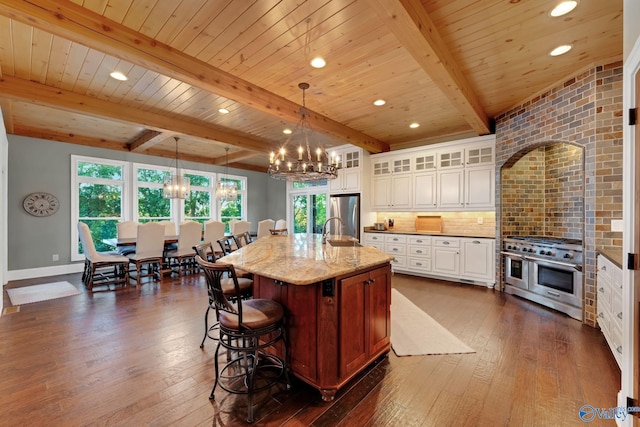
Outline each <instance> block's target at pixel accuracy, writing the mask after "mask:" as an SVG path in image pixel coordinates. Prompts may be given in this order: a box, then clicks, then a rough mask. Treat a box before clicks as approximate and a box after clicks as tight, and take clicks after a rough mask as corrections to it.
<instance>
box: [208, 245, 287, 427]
mask: <svg viewBox="0 0 640 427" xmlns="http://www.w3.org/2000/svg"><path fill="white" fill-rule="evenodd" d="M196 262H197V263H198V265H199V266H200V268H202V270H203V271H204V273H205V279H206V282H207V291H208V294H209V295H210V301H211V302H212V305H213V308H214V309H215V311H216V314H217V318H218V332H219V338H218V345H217V347H216V353H215V356H214V358H213V360H214V366H215V376H216V378H215V382H214V384H213V388H212V389H211V394H210V395H209V399H211V400H215V391H216V388H217V387H218V386H220V388H221V389H223V390H225V391H226V392H228V393H233V394H245V395H246V396H247V422H248V423H252V422H253V421H254V411H253V409H254V408H253V395H254V393H255V392H257V391H260V390H266V389H268V388H271V387H272V386H273V385H274V384H276V383H278V382H279V381H281V380H282V379H284V380H285V382H286V384H287V388H289V387H290V385H291V383H290V380H289V374H288V372H287V363H286V360H285V359H286V356H285V358H280V357H278V356H276V355H275V345H276V344H278V343H279V342H282V343H283V345H284V353H283V354H285V355H287V354H288V344H287V340H286V338H285V330H284V325H285V322H284V317H285V314H284V308H283V307H282V305H281V304H280V303H278V302H276V301H273V300H271V299H249V300H244V299H243V298H242V291H241V288H240V283H239V281H238V278H237V276H236V273H235V269H234V267H233V266H232V265H230V264H222V263H211V262H208V261H205V260H204V259H202V258H201V257H200V256H197V255H196ZM225 277H226V278H228V279H231V280H230V281H231V283H233V288H234V292H233V302H232V300H231V299H230V298H229V297H227V295H225V291H224V289H223V285H222V283H223V280H224V279H225ZM221 347H222V348H225V349H226V350H227V351H228V352H231V353H233V354H234V355H236V357H234V358H232V359H231V360H229V361H228V362H227V363H226V364H225V365H224V366H223V367H222V368H221V367H220V366H219V352H220V348H221ZM269 348H271V351H269Z"/></svg>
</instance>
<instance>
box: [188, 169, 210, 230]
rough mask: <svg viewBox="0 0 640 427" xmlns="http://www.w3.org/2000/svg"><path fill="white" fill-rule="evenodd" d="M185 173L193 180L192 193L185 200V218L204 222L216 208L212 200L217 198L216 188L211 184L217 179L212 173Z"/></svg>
mask: <svg viewBox="0 0 640 427" xmlns="http://www.w3.org/2000/svg"><path fill="white" fill-rule="evenodd" d="M185 175H186V176H187V177H189V179H190V180H191V195H190V197H189V199H188V200H185V201H184V212H183V213H184V219H185V221H197V222H200V223H204V222H206V221H208V220H210V219H211V213H212V211H213V209H214V207H213V206H212V203H211V202H212V201H213V200H214V199H215V188H214V187H213V185H211V184H212V182H215V181H214V179H213V176H211V175H199V174H198V175H196V174H191V173H185Z"/></svg>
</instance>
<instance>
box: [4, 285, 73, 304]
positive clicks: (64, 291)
mask: <svg viewBox="0 0 640 427" xmlns="http://www.w3.org/2000/svg"><path fill="white" fill-rule="evenodd" d="M7 293H8V294H9V299H10V300H11V304H12V305H23V304H30V303H32V302H40V301H47V300H50V299H56V298H62V297H70V296H72V295H78V294H80V291H79V290H78V288H76V287H75V286H73V285H72V284H71V283H69V282H52V283H44V284H42V285H31V286H23V287H22V288H14V289H7Z"/></svg>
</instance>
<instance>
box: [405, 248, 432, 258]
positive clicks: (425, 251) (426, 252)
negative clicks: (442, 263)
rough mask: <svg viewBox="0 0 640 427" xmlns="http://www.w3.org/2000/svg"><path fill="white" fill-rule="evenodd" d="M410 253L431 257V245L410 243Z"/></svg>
mask: <svg viewBox="0 0 640 427" xmlns="http://www.w3.org/2000/svg"><path fill="white" fill-rule="evenodd" d="M409 255H412V256H416V257H425V258H431V246H416V245H409Z"/></svg>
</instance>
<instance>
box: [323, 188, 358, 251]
mask: <svg viewBox="0 0 640 427" xmlns="http://www.w3.org/2000/svg"><path fill="white" fill-rule="evenodd" d="M333 216H337V217H339V218H340V219H341V220H342V222H343V223H344V226H342V225H341V224H340V223H339V222H338V221H335V220H333V221H329V223H328V224H327V227H328V229H329V232H330V233H331V234H342V235H343V236H354V237H356V238H357V239H358V240H360V194H335V195H332V196H330V197H329V216H328V217H327V218H330V217H333ZM341 230H342V233H340V231H341Z"/></svg>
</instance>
